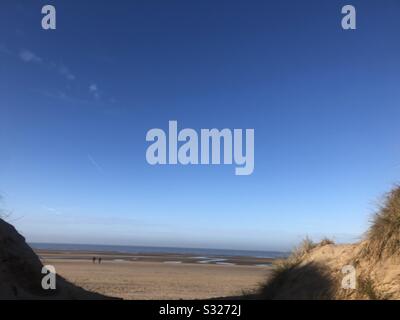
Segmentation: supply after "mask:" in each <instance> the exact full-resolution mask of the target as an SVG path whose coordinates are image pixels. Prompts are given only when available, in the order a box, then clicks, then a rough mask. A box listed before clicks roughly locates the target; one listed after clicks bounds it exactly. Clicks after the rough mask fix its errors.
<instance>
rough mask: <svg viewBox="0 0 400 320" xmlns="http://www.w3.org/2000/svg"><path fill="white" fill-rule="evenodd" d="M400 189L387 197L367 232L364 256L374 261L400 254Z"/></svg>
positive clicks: (394, 190) (396, 189) (397, 188)
mask: <svg viewBox="0 0 400 320" xmlns="http://www.w3.org/2000/svg"><path fill="white" fill-rule="evenodd" d="M399 249H400V187H396V188H395V189H393V190H392V191H391V192H389V193H388V194H387V195H386V198H385V200H384V202H383V205H382V206H381V207H380V208H379V211H378V212H377V213H376V214H375V216H374V218H373V222H372V225H371V227H370V229H369V230H368V232H367V242H366V246H365V248H364V250H363V254H364V255H365V256H368V257H370V258H373V259H380V258H383V257H390V256H393V255H395V254H398V253H400V251H399Z"/></svg>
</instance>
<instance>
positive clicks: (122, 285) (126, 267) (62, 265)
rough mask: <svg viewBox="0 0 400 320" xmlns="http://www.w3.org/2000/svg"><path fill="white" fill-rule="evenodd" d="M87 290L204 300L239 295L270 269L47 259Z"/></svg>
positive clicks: (264, 276) (138, 297)
mask: <svg viewBox="0 0 400 320" xmlns="http://www.w3.org/2000/svg"><path fill="white" fill-rule="evenodd" d="M43 262H44V263H45V264H51V265H53V266H54V267H55V268H56V271H57V273H58V274H60V275H61V276H63V277H65V278H66V279H68V280H69V281H71V282H73V283H75V284H77V285H79V286H81V287H83V288H85V289H88V290H92V291H96V292H100V293H103V294H106V295H110V296H115V297H121V298H124V299H203V298H211V297H222V296H231V295H237V294H241V293H242V292H243V291H249V290H254V289H256V288H257V287H258V285H259V284H260V283H262V282H264V281H265V279H266V277H267V276H268V274H269V272H270V270H271V269H270V267H263V266H235V265H207V264H183V263H182V264H171V263H163V262H131V261H123V262H122V261H121V262H120V261H118V262H117V261H104V262H103V263H102V264H101V265H98V264H93V263H91V262H88V261H80V260H60V259H54V260H52V259H46V261H43Z"/></svg>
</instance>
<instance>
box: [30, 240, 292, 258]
mask: <svg viewBox="0 0 400 320" xmlns="http://www.w3.org/2000/svg"><path fill="white" fill-rule="evenodd" d="M29 245H30V246H31V247H32V248H33V249H42V250H63V251H90V252H116V253H122V254H123V253H132V254H190V255H196V256H204V257H221V256H227V257H253V258H285V257H287V256H288V255H289V253H288V252H281V251H258V250H233V249H209V248H175V247H147V246H120V245H118V246H117V245H96V244H65V243H29Z"/></svg>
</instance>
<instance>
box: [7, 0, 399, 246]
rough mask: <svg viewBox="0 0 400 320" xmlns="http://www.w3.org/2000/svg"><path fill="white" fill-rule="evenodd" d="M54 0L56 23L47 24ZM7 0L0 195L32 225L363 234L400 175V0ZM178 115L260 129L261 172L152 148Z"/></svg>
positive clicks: (282, 240) (265, 242) (170, 241)
mask: <svg viewBox="0 0 400 320" xmlns="http://www.w3.org/2000/svg"><path fill="white" fill-rule="evenodd" d="M48 3H51V4H54V5H55V6H56V9H57V30H56V31H43V30H42V29H41V27H40V21H41V13H40V11H41V7H42V5H44V4H48ZM349 3H351V4H353V5H354V6H355V7H356V9H357V30H355V31H344V30H342V29H341V24H340V21H341V17H342V15H341V12H340V11H341V7H342V6H343V5H345V4H349ZM0 8H1V10H0V154H1V156H0V194H2V195H3V197H4V199H3V204H2V205H3V206H4V207H6V208H7V209H9V210H11V211H12V212H13V216H12V217H11V220H12V221H13V223H14V224H15V225H16V227H17V228H18V229H19V230H20V231H21V232H22V233H23V234H24V235H25V236H26V237H27V239H28V240H29V241H41V242H71V243H101V244H132V245H158V246H161V245H163V246H186V247H190V246H192V247H216V248H240V249H265V250H269V249H278V250H282V249H288V248H290V247H291V246H292V245H294V244H295V243H296V242H298V241H299V240H300V239H301V238H302V237H303V236H305V235H309V236H311V237H314V238H318V237H321V236H323V235H328V236H333V237H335V238H336V239H337V240H338V241H352V240H355V239H357V237H359V236H360V235H361V234H362V232H363V231H364V230H365V229H366V227H367V226H368V220H369V218H370V216H371V214H372V213H373V211H374V209H375V208H376V205H377V203H378V201H379V199H380V196H381V195H382V194H383V193H384V192H385V191H387V190H389V189H390V188H391V187H392V186H393V184H394V183H396V182H398V181H399V178H400V125H399V119H400V87H399V84H400V59H399V57H400V41H399V32H400V3H399V2H398V1H397V0H386V1H377V0H376V1H367V0H363V1H353V0H352V1H334V0H329V1H328V0H326V1H321V0H318V1H317V0H315V1H298V0H292V1H248V0H246V1H231V0H230V1H224V0H221V1H208V0H202V1H197V0H196V1H184V0H181V1H175V0H168V1H164V0H163V1H161V0H159V1H151V0H149V1H147V0H146V1H88V0H86V1H14V0H13V1H11V0H5V1H4V0H2V1H1V4H0ZM168 120H177V121H178V125H179V126H180V128H182V127H189V128H194V129H200V128H213V127H215V128H219V129H222V128H254V129H255V171H254V173H253V174H252V175H251V176H235V175H234V174H233V171H234V169H233V167H232V166H186V167H185V166H155V167H153V166H150V165H148V164H147V162H146V159H145V150H146V148H147V146H148V143H146V141H145V136H146V132H147V131H148V130H149V129H151V128H156V127H161V128H163V129H167V126H168Z"/></svg>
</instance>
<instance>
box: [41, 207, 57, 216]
mask: <svg viewBox="0 0 400 320" xmlns="http://www.w3.org/2000/svg"><path fill="white" fill-rule="evenodd" d="M42 207H43V209H44V210H46V211H47V212H50V213H52V214H55V215H62V212H60V211H59V210H57V209H56V208H52V207H48V206H46V205H43V206H42Z"/></svg>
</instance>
